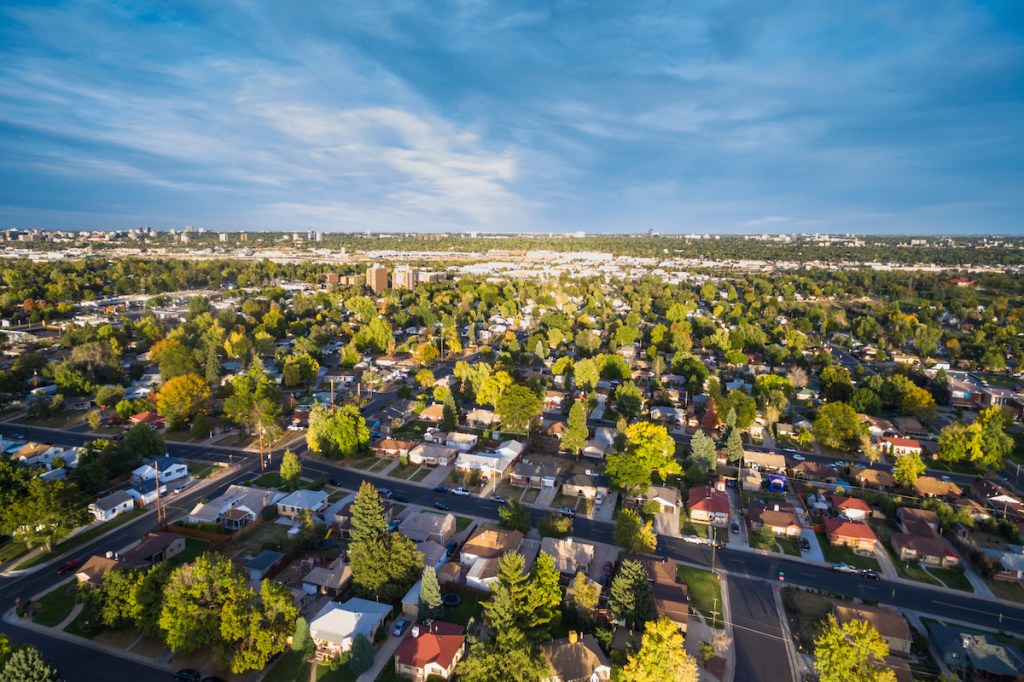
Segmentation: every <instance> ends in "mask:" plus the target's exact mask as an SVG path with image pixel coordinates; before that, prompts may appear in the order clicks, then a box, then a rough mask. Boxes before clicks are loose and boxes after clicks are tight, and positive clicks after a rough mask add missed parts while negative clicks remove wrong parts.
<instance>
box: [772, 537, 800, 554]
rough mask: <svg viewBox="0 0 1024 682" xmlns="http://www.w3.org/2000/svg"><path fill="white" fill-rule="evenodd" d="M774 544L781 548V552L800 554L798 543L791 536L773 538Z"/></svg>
mask: <svg viewBox="0 0 1024 682" xmlns="http://www.w3.org/2000/svg"><path fill="white" fill-rule="evenodd" d="M775 544H776V545H777V546H778V547H780V548H781V549H782V553H783V554H788V555H790V556H800V545H799V544H797V541H796V540H794V539H793V538H779V537H777V538H775Z"/></svg>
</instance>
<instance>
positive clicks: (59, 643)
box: [0, 623, 174, 682]
mask: <svg viewBox="0 0 1024 682" xmlns="http://www.w3.org/2000/svg"><path fill="white" fill-rule="evenodd" d="M0 630H3V631H4V632H6V633H7V634H8V635H9V636H10V638H11V642H12V644H31V645H32V646H34V647H35V648H37V649H39V652H40V653H41V654H42V655H43V658H45V659H46V660H47V661H48V662H50V664H51V665H54V666H56V667H59V668H60V672H61V679H62V680H66V682H94V681H95V680H96V679H97V678H99V679H102V680H105V681H107V682H139V680H168V681H170V680H173V679H174V674H173V673H170V672H168V671H167V670H164V669H163V668H157V667H153V666H148V665H144V664H143V663H140V662H137V661H135V660H131V659H126V658H121V657H120V656H113V655H111V654H108V653H106V652H105V651H101V650H98V649H93V648H91V647H88V646H82V645H81V644H76V643H74V642H69V641H67V640H65V639H63V638H60V639H58V638H56V637H50V636H48V635H46V634H44V633H41V632H36V631H35V630H28V629H25V628H19V627H17V626H15V625H10V624H8V623H2V624H0Z"/></svg>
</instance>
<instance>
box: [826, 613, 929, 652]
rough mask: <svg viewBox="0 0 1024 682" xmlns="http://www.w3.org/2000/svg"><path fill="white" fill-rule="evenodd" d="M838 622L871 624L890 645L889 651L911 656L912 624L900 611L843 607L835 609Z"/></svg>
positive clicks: (842, 623)
mask: <svg viewBox="0 0 1024 682" xmlns="http://www.w3.org/2000/svg"><path fill="white" fill-rule="evenodd" d="M833 609H834V611H835V616H836V620H837V621H838V622H839V624H840V625H845V624H846V623H849V622H850V621H853V620H863V621H865V622H867V623H869V624H870V625H871V626H873V627H874V628H875V630H877V631H878V634H880V635H882V639H884V640H885V642H886V644H888V645H889V651H890V652H891V653H893V654H898V655H900V656H909V655H910V646H911V644H912V643H913V633H912V632H911V630H910V624H909V623H908V622H907V619H906V618H904V617H903V614H901V613H900V612H899V611H897V610H895V609H891V608H888V607H885V606H863V605H853V604H850V605H841V604H836V605H835V606H834V607H833Z"/></svg>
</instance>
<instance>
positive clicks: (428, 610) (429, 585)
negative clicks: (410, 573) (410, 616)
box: [419, 566, 444, 620]
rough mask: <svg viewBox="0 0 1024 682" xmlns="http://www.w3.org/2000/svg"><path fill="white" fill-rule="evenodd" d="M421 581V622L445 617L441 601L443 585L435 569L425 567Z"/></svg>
mask: <svg viewBox="0 0 1024 682" xmlns="http://www.w3.org/2000/svg"><path fill="white" fill-rule="evenodd" d="M420 580H421V583H420V602H419V616H420V620H427V619H433V618H440V617H441V616H443V615H444V602H442V601H441V583H439V582H438V580H437V572H436V571H434V567H433V566H425V567H424V568H423V576H422V577H421V578H420Z"/></svg>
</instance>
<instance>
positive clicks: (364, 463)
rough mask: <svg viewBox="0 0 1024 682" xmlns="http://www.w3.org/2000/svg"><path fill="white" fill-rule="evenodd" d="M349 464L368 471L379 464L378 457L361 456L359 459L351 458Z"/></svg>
mask: <svg viewBox="0 0 1024 682" xmlns="http://www.w3.org/2000/svg"><path fill="white" fill-rule="evenodd" d="M347 464H348V465H349V466H350V467H352V468H353V469H361V470H363V471H366V470H368V469H372V468H373V467H374V466H375V465H376V464H377V458H376V457H360V458H359V459H350V460H348V462H347Z"/></svg>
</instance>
